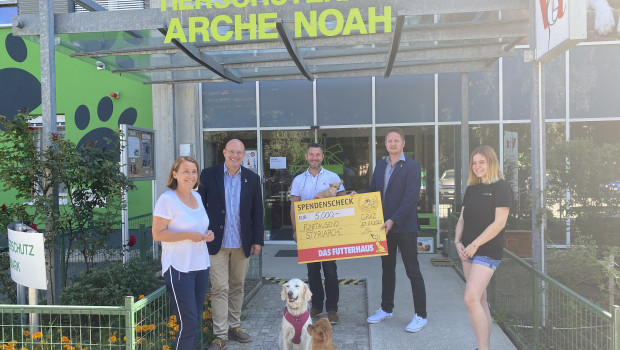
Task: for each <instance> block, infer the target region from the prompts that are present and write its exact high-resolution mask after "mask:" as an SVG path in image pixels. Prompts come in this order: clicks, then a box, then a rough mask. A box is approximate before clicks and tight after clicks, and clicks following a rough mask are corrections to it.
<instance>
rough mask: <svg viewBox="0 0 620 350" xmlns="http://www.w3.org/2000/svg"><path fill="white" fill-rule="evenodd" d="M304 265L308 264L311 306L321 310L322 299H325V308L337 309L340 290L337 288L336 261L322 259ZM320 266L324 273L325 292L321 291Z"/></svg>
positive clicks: (329, 309)
mask: <svg viewBox="0 0 620 350" xmlns="http://www.w3.org/2000/svg"><path fill="white" fill-rule="evenodd" d="M306 265H307V266H308V285H309V287H310V291H311V292H312V308H313V309H317V310H321V311H323V301H325V310H327V311H338V299H339V298H340V290H339V289H338V268H337V267H336V262H335V261H322V262H315V263H309V264H306ZM321 266H323V274H324V275H325V292H323V283H322V279H321Z"/></svg>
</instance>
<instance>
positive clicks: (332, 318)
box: [327, 311, 340, 324]
mask: <svg viewBox="0 0 620 350" xmlns="http://www.w3.org/2000/svg"><path fill="white" fill-rule="evenodd" d="M327 319H328V320H329V323H331V324H338V322H340V318H339V317H338V312H337V311H327Z"/></svg>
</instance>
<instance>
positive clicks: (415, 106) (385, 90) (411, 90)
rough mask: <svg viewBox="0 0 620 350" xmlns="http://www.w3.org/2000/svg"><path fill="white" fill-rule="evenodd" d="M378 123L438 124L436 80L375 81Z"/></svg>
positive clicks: (413, 77)
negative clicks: (436, 120)
mask: <svg viewBox="0 0 620 350" xmlns="http://www.w3.org/2000/svg"><path fill="white" fill-rule="evenodd" d="M375 91H376V96H375V98H376V122H377V123H411V122H433V121H434V120H435V76H434V75H432V74H426V75H409V76H393V77H389V78H388V79H385V78H382V77H377V78H375Z"/></svg>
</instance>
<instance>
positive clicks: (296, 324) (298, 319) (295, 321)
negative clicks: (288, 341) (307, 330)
mask: <svg viewBox="0 0 620 350" xmlns="http://www.w3.org/2000/svg"><path fill="white" fill-rule="evenodd" d="M309 317H310V313H309V312H308V311H307V310H306V312H304V313H303V314H301V315H299V316H294V315H292V314H291V313H289V312H288V309H287V308H286V307H285V308H284V318H285V319H286V320H287V321H288V323H290V324H291V325H293V328H294V329H295V336H294V337H293V344H299V343H301V330H302V328H304V324H306V321H308V318H309Z"/></svg>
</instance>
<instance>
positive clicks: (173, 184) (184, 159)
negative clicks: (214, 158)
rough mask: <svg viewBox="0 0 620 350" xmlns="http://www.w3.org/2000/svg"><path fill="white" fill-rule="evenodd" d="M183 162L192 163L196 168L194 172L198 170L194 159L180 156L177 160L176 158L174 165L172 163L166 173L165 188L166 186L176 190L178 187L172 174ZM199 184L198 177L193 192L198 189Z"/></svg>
mask: <svg viewBox="0 0 620 350" xmlns="http://www.w3.org/2000/svg"><path fill="white" fill-rule="evenodd" d="M183 162H190V163H193V164H194V165H195V166H196V170H198V162H197V161H196V159H194V158H192V157H187V156H180V157H179V158H177V159H176V160H175V161H174V163H172V167H171V168H170V172H169V173H168V185H166V186H168V188H169V189H171V190H176V189H177V187H178V186H179V184H178V182H177V179H175V178H174V176H173V174H172V173H173V172H177V171H179V167H181V164H182V163H183ZM199 183H200V177H198V179H197V180H196V186H194V190H195V189H197V188H198V184H199Z"/></svg>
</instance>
